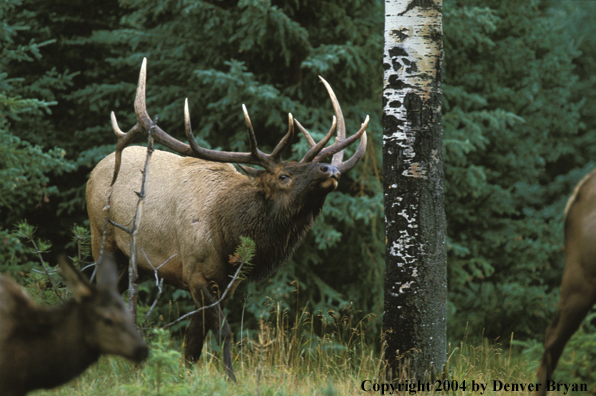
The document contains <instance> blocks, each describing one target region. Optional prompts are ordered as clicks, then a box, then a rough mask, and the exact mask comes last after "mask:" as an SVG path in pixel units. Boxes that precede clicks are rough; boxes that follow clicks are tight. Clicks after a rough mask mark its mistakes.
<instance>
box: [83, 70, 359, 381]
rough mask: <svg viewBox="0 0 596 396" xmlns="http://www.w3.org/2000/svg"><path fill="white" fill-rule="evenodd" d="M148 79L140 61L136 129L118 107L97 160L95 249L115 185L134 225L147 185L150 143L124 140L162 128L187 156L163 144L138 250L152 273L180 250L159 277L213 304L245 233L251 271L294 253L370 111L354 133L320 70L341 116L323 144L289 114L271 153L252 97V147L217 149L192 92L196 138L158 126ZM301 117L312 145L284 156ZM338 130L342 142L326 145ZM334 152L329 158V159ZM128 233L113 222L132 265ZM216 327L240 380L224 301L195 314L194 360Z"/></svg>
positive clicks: (262, 274)
mask: <svg viewBox="0 0 596 396" xmlns="http://www.w3.org/2000/svg"><path fill="white" fill-rule="evenodd" d="M145 80H146V59H145V60H143V64H142V66H141V72H140V76H139V83H138V86H137V93H136V98H135V105H134V107H135V113H136V116H137V120H138V122H137V124H136V125H135V126H134V127H133V128H132V129H131V130H130V131H129V132H128V133H123V132H122V131H121V130H120V128H119V127H118V123H117V121H116V118H115V116H114V113H112V127H113V129H114V132H115V134H116V136H117V137H118V145H117V146H116V152H115V153H112V154H110V155H109V156H108V157H106V158H105V159H103V160H102V161H101V162H100V163H99V164H98V165H97V166H96V167H95V169H94V170H93V171H92V172H91V176H90V178H89V181H88V183H87V210H88V213H89V219H90V225H91V235H92V250H93V255H94V257H95V259H96V260H97V259H98V256H99V251H100V247H101V240H102V233H103V224H104V218H105V214H104V207H106V202H107V199H108V196H110V193H111V198H110V203H109V207H110V212H109V216H110V219H111V220H112V221H114V222H115V223H118V224H120V225H125V226H126V225H131V224H132V221H133V216H134V214H135V207H136V201H137V198H136V195H135V191H139V190H140V185H141V177H140V171H141V170H142V169H143V165H144V161H145V156H146V150H145V149H144V148H141V147H128V148H125V147H126V146H127V145H128V144H130V142H131V141H132V139H133V138H134V136H135V135H137V134H139V133H140V132H144V131H149V130H150V129H152V128H153V129H152V130H153V134H154V137H155V140H156V141H157V142H160V143H162V144H163V145H165V146H166V147H168V148H170V149H172V150H173V151H176V152H177V153H179V154H182V155H183V156H182V157H181V156H178V155H175V154H171V153H169V152H164V151H158V150H156V151H155V152H153V155H152V159H151V171H150V172H149V177H148V186H147V191H148V193H147V196H146V197H145V201H144V215H143V221H142V223H141V225H140V227H139V229H138V235H139V236H138V238H139V239H138V240H139V241H140V244H141V245H142V249H143V251H144V253H145V254H143V255H139V257H138V268H139V272H140V273H141V274H142V273H143V272H144V273H145V274H153V268H154V266H155V267H157V265H159V264H161V263H164V262H166V261H167V260H168V258H171V257H172V256H175V257H174V258H173V259H171V260H170V261H168V262H167V264H165V265H164V266H163V267H161V268H160V269H159V276H160V277H162V278H164V279H165V281H166V283H169V284H171V285H173V286H175V287H178V288H181V289H184V290H187V291H189V292H190V294H191V296H192V298H193V300H194V303H195V304H196V305H197V307H203V306H207V305H211V304H212V303H214V302H216V301H217V300H216V293H215V292H214V291H213V290H214V289H216V290H219V291H223V290H224V289H226V287H227V286H228V284H229V282H230V278H231V275H232V274H233V273H234V268H233V265H232V264H230V262H229V256H230V255H232V254H233V252H234V250H235V248H236V247H237V246H238V245H239V244H240V236H246V237H249V238H251V239H252V240H253V241H254V242H255V246H256V252H255V256H254V259H253V265H254V266H253V268H252V269H251V272H250V274H249V279H250V280H261V279H264V278H266V277H269V276H271V275H272V274H273V273H275V271H276V270H277V268H278V267H279V266H280V265H281V264H282V263H283V262H284V261H285V260H287V259H288V258H289V257H290V255H291V254H292V252H293V251H294V249H295V248H296V247H297V246H298V245H299V243H300V241H301V240H302V238H303V237H304V235H305V234H306V232H307V231H308V230H309V229H310V228H311V226H312V224H313V222H314V220H315V218H316V216H317V215H318V214H319V213H320V211H321V209H322V207H323V204H324V202H325V198H326V197H327V194H329V193H330V192H332V191H333V190H335V189H336V188H337V185H338V181H339V178H340V175H341V174H342V173H345V172H347V171H349V170H350V169H352V168H353V167H354V166H355V165H356V164H357V163H358V161H359V160H360V159H361V158H362V156H363V155H364V153H365V150H366V141H367V140H366V139H367V138H366V126H367V124H368V116H367V117H366V120H365V122H364V123H363V124H362V126H361V128H360V130H359V131H358V132H356V133H355V134H354V135H352V136H351V137H349V138H346V137H345V136H346V127H345V122H344V118H343V115H342V111H341V108H340V106H339V103H338V101H337V98H336V97H335V94H334V93H333V90H332V89H331V87H330V86H329V84H328V83H327V82H326V81H325V80H323V79H322V78H321V81H322V82H323V84H324V85H325V87H326V89H327V91H328V93H329V96H330V97H331V102H332V104H333V108H334V112H335V116H334V118H333V122H332V125H331V128H330V130H329V132H328V133H327V135H326V136H325V137H324V138H323V139H322V140H321V141H320V142H318V143H316V142H315V141H314V140H313V139H312V137H311V136H310V134H309V133H308V132H307V131H306V129H304V127H302V126H301V125H300V123H299V122H298V121H296V120H294V119H293V118H292V115H291V114H290V115H289V128H288V132H287V134H286V135H285V136H284V138H283V139H281V141H280V142H279V143H278V144H277V146H276V147H275V148H274V149H273V151H272V153H271V154H265V153H263V152H262V151H260V150H259V149H258V148H257V142H256V138H255V134H254V131H253V128H252V124H251V121H250V118H249V116H248V113H247V111H246V108H245V107H244V105H243V111H244V117H245V121H246V124H247V127H248V134H249V140H250V152H248V153H235V152H221V151H214V150H208V149H205V148H203V147H200V146H199V145H198V144H197V142H196V141H195V138H194V136H193V134H192V131H191V128H190V116H189V111H188V101H187V102H186V103H185V109H184V110H185V111H184V115H185V129H186V136H187V139H188V141H189V144H185V143H183V142H180V141H178V140H176V139H175V138H173V137H171V136H170V135H168V134H167V133H166V132H164V131H163V130H162V129H161V128H159V127H157V126H156V125H154V123H153V122H152V120H151V118H150V117H149V115H148V114H147V110H146V104H145ZM294 125H296V126H297V127H298V129H299V130H300V131H301V132H302V133H303V134H304V136H305V137H306V139H307V140H308V142H309V144H310V146H311V148H310V150H309V151H308V152H307V153H306V154H305V155H304V157H303V158H302V160H301V161H300V162H284V161H282V160H281V158H280V157H281V154H282V152H283V151H284V150H285V149H286V148H287V147H288V146H289V145H290V144H291V141H292V138H293V137H294ZM335 130H337V139H336V142H335V143H334V144H332V145H331V146H329V147H327V148H325V145H326V144H327V142H328V141H329V139H330V138H331V137H332V136H333V134H334V133H335ZM358 139H360V144H359V146H358V148H357V150H356V152H355V153H354V155H353V156H352V157H351V158H349V159H348V160H346V161H343V151H344V148H346V147H347V146H348V145H350V144H352V143H353V142H355V141H356V140H358ZM330 157H332V160H331V163H330V164H329V163H324V162H323V161H324V160H326V159H328V158H330ZM231 163H237V164H245V165H238V166H239V167H240V168H241V170H242V172H243V173H244V174H242V173H240V172H238V171H237V170H236V169H235V168H234V166H233V165H232V164H231ZM246 164H251V165H257V166H260V167H262V168H263V169H257V168H253V167H249V166H246ZM118 175H119V176H118ZM129 240H130V236H129V235H128V234H127V233H126V232H125V231H123V230H121V229H120V228H118V227H113V226H110V227H109V228H108V231H107V234H106V238H105V249H106V250H107V251H109V252H112V253H114V254H115V255H116V256H117V258H119V259H120V265H121V268H125V265H126V263H127V259H126V256H129V255H130V248H129ZM123 276H125V271H123ZM122 285H124V282H122ZM236 285H237V282H235V284H234V285H232V287H231V289H230V290H231V291H233V289H234V288H235V287H236ZM230 294H231V293H229V294H227V296H229V295H230ZM226 298H227V297H226ZM223 303H225V299H224V301H223V302H222V304H223ZM209 330H211V331H213V333H214V334H215V336H216V339H217V340H218V343H219V344H220V346H221V345H222V343H223V347H222V355H223V365H224V369H225V371H226V373H227V374H228V376H229V378H230V379H231V380H233V381H235V376H234V369H233V366H232V358H231V352H230V341H231V333H230V327H229V325H228V323H227V321H224V317H223V314H222V308H221V307H220V306H219V305H216V306H215V307H213V308H209V309H206V310H203V311H201V312H200V313H198V314H195V315H194V316H193V317H192V319H191V322H190V325H189V328H188V331H187V335H186V342H185V343H186V347H185V358H186V360H187V361H189V362H193V361H196V360H197V359H199V357H200V355H201V352H202V348H203V341H204V339H205V336H206V335H207V332H208V331H209Z"/></svg>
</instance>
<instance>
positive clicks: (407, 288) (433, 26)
mask: <svg viewBox="0 0 596 396" xmlns="http://www.w3.org/2000/svg"><path fill="white" fill-rule="evenodd" d="M442 6H443V4H442V0H386V1H385V49H384V58H383V68H384V88H383V171H384V192H385V216H386V218H385V235H386V254H385V256H386V274H385V294H384V297H385V301H384V304H385V305H384V314H383V328H384V337H385V346H386V349H385V357H386V359H387V361H388V362H389V367H390V368H391V372H392V373H391V375H392V377H393V379H394V380H395V379H396V377H397V376H398V372H397V370H398V367H401V366H400V365H402V364H407V369H408V370H409V372H408V376H409V378H418V379H422V378H425V377H427V376H428V375H431V374H432V373H434V372H436V371H439V370H441V369H442V368H443V365H444V364H445V360H446V314H447V279H446V278H447V271H446V269H447V268H446V264H447V251H446V231H445V209H444V200H443V186H444V180H443V135H442V129H441V97H442V92H441V78H442V59H443V32H442Z"/></svg>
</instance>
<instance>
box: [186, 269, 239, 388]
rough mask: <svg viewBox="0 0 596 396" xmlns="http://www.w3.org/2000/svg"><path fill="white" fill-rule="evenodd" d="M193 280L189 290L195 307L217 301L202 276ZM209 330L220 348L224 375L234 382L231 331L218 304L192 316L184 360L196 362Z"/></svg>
mask: <svg viewBox="0 0 596 396" xmlns="http://www.w3.org/2000/svg"><path fill="white" fill-rule="evenodd" d="M193 280H194V281H195V282H192V283H191V285H190V289H191V294H192V296H193V299H194V300H195V303H196V304H197V306H199V307H201V306H209V305H211V304H213V303H215V302H216V301H217V300H216V299H215V297H213V295H212V294H211V292H210V291H209V288H208V287H207V282H206V281H205V279H204V278H203V277H202V276H197V277H194V278H193ZM203 326H204V327H203ZM209 330H212V331H213V334H214V336H215V339H216V341H217V343H218V344H219V345H220V346H221V347H222V358H223V365H224V369H225V371H226V374H227V375H228V377H229V378H230V380H232V381H234V382H236V376H235V375H234V367H233V365H232V352H231V342H232V331H231V330H230V325H229V324H228V322H227V320H226V318H225V316H224V314H223V311H222V310H221V307H220V305H219V304H218V305H216V306H214V307H212V308H208V309H205V310H203V311H200V312H198V313H197V314H195V315H194V316H193V319H192V320H191V325H190V328H189V329H188V333H187V336H186V340H187V345H186V349H185V357H186V360H188V361H196V360H198V358H199V357H200V356H201V352H202V350H203V341H204V339H205V336H206V334H207V332H208V331H209Z"/></svg>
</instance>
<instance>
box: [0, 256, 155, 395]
mask: <svg viewBox="0 0 596 396" xmlns="http://www.w3.org/2000/svg"><path fill="white" fill-rule="evenodd" d="M60 267H61V271H62V277H63V278H64V281H65V283H66V284H67V285H68V287H69V288H70V290H71V291H72V292H73V294H74V297H73V298H71V299H69V300H67V301H66V302H64V303H63V304H62V305H60V306H57V307H49V308H48V307H40V306H38V305H37V304H36V303H35V302H34V301H33V299H31V297H30V296H29V295H28V294H27V293H26V292H25V290H24V289H23V288H22V287H21V286H19V285H18V284H17V283H16V282H14V281H13V280H11V279H9V278H7V277H5V276H0V395H2V396H21V395H25V394H27V392H30V391H32V390H34V389H40V388H46V389H47V388H54V387H56V386H59V385H62V384H64V383H66V382H68V381H70V380H71V379H72V378H74V377H76V376H77V375H79V374H81V373H82V372H83V371H85V369H87V367H89V366H90V365H91V364H93V363H95V362H96V361H97V359H99V356H100V355H102V354H115V355H121V356H124V357H126V358H128V359H130V360H133V361H135V362H140V361H142V360H143V359H145V358H146V357H147V353H148V352H147V346H146V345H145V343H144V342H143V339H142V338H141V337H140V336H139V335H138V333H137V332H136V329H135V326H134V323H133V321H132V316H131V315H130V312H129V311H128V309H127V308H126V307H125V305H124V301H122V298H121V297H120V295H119V294H118V292H117V287H116V283H117V277H118V274H117V271H116V266H115V264H114V263H113V261H112V260H111V259H109V258H107V256H106V257H105V258H104V259H103V260H102V263H101V264H99V269H98V272H97V286H94V285H92V284H90V283H89V282H88V281H87V279H85V277H84V276H83V275H82V274H81V273H80V272H79V271H77V270H76V269H75V268H74V267H73V266H72V265H70V264H69V263H67V262H63V263H61V264H60Z"/></svg>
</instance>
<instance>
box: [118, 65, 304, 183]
mask: <svg viewBox="0 0 596 396" xmlns="http://www.w3.org/2000/svg"><path fill="white" fill-rule="evenodd" d="M146 80H147V58H143V63H142V65H141V72H140V74H139V83H138V85H137V94H136V97H135V114H136V116H137V120H138V122H137V123H136V125H135V126H134V127H133V128H132V129H131V130H130V131H129V132H128V133H124V132H122V131H121V130H120V128H119V127H118V121H117V120H116V115H115V114H114V112H112V115H111V118H112V128H113V129H114V133H115V134H116V136H117V137H118V144H117V145H116V163H115V167H114V177H113V179H112V184H113V183H114V182H115V181H116V178H117V177H118V171H119V169H120V163H121V157H122V150H123V149H124V148H125V147H126V146H128V145H129V144H130V143H131V142H132V141H133V140H134V138H135V137H136V136H137V135H138V134H139V132H141V131H148V130H149V129H151V127H152V126H153V127H154V138H155V140H156V141H157V142H159V143H161V144H163V145H164V146H166V147H168V148H170V149H172V150H174V151H176V152H178V153H180V154H183V155H186V156H190V157H197V158H201V159H205V160H209V161H216V162H236V163H243V164H253V165H259V166H262V167H263V168H265V169H272V168H273V167H275V165H276V164H278V163H279V162H280V156H281V153H282V152H283V151H284V150H285V149H286V147H288V145H289V144H290V143H291V141H292V138H293V137H294V119H293V117H292V115H291V114H289V122H288V123H289V128H288V133H287V134H286V135H285V136H284V137H283V139H282V140H281V141H280V142H279V143H278V144H277V146H276V147H275V149H274V150H273V152H272V153H271V154H265V153H263V152H262V151H260V150H259V149H258V148H257V140H256V137H255V133H254V130H253V128H252V123H251V122H250V117H249V116H248V112H247V111H246V106H244V105H242V110H243V112H244V119H245V120H246V125H247V127H248V134H249V139H250V153H233V152H226V151H216V150H209V149H205V148H203V147H201V146H199V144H198V143H197V141H196V140H195V138H194V135H193V134H192V129H191V127H190V115H189V111H188V99H187V100H186V102H185V104H184V124H185V129H186V137H187V138H188V142H189V143H190V144H186V143H183V142H181V141H179V140H177V139H175V138H173V137H172V136H170V135H168V134H167V133H166V132H165V131H164V130H162V129H161V128H159V127H158V126H156V125H154V124H153V121H152V120H151V117H149V114H148V113H147V105H146V102H145V85H146Z"/></svg>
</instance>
